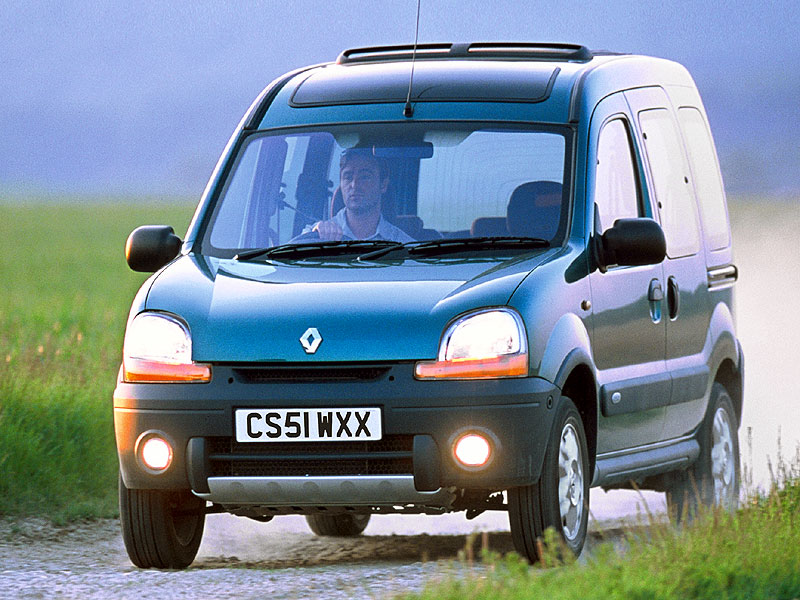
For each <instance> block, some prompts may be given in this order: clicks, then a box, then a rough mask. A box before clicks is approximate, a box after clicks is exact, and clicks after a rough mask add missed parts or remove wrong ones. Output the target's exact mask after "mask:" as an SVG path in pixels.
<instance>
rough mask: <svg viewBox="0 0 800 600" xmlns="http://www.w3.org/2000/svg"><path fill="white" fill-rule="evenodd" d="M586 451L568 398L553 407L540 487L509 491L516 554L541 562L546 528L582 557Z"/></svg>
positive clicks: (586, 513) (586, 516) (578, 420)
mask: <svg viewBox="0 0 800 600" xmlns="http://www.w3.org/2000/svg"><path fill="white" fill-rule="evenodd" d="M588 506H589V452H588V448H587V444H586V433H585V432H584V429H583V422H582V421H581V417H580V415H579V414H578V409H577V408H575V404H573V402H572V400H570V399H569V398H562V399H561V402H560V404H559V406H558V408H557V412H556V417H555V421H554V423H553V429H552V432H551V434H550V440H549V442H548V445H547V449H546V451H545V456H544V464H543V465H542V474H541V477H540V478H539V481H538V483H535V484H533V485H527V486H522V487H518V488H512V489H510V490H508V518H509V524H510V526H511V536H512V538H513V540H514V547H515V548H516V550H517V552H519V553H520V554H521V555H522V556H524V557H525V558H527V559H528V560H529V561H531V562H535V561H537V560H539V559H540V558H541V557H540V556H539V550H538V547H539V543H540V540H542V538H543V537H544V532H545V530H546V529H547V528H549V527H552V528H553V529H555V531H556V532H557V533H558V534H559V535H560V536H561V539H562V540H563V541H564V543H565V545H566V546H567V548H569V550H570V551H572V552H573V553H575V554H576V555H577V554H580V552H581V550H582V549H583V544H584V542H585V541H586V530H587V526H588V522H589V510H588Z"/></svg>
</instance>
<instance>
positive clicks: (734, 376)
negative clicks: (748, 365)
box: [714, 342, 744, 427]
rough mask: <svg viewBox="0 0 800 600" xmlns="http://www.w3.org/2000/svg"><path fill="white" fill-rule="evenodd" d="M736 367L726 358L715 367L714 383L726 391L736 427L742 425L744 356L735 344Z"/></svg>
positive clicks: (739, 346) (738, 345)
mask: <svg viewBox="0 0 800 600" xmlns="http://www.w3.org/2000/svg"><path fill="white" fill-rule="evenodd" d="M736 346H737V348H736V349H737V353H738V357H737V358H738V363H739V364H738V366H737V365H736V363H734V361H733V359H731V358H730V357H727V358H725V359H723V360H722V362H721V363H720V364H719V366H718V367H717V371H716V374H715V375H714V383H720V384H722V386H723V387H724V388H725V389H726V390H727V392H728V395H729V396H730V397H731V401H732V402H733V409H734V410H735V411H736V424H737V427H739V426H741V423H742V410H743V407H744V354H743V353H742V346H741V344H739V343H738V342H737V344H736Z"/></svg>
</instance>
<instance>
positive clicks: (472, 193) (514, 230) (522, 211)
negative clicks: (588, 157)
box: [201, 123, 569, 258]
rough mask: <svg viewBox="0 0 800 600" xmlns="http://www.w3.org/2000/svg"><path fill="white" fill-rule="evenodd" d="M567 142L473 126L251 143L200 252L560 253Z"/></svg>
mask: <svg viewBox="0 0 800 600" xmlns="http://www.w3.org/2000/svg"><path fill="white" fill-rule="evenodd" d="M568 139H569V137H568V135H567V130H566V129H563V128H544V127H523V126H502V125H497V124H492V125H487V124H474V123H472V124H454V123H402V124H377V123H368V124H364V123H360V124H352V125H341V126H335V127H333V126H332V127H326V128H314V129H308V128H306V129H302V130H291V131H287V130H282V131H280V132H258V133H254V134H253V135H251V136H250V137H249V138H248V139H247V140H246V141H245V143H244V144H243V145H242V148H241V150H240V151H239V153H238V156H237V157H236V159H235V162H234V164H233V168H232V169H231V170H230V173H229V175H228V177H227V179H226V182H225V184H224V186H223V188H222V191H221V193H220V195H219V198H218V200H217V202H216V204H215V206H214V208H213V210H212V211H211V214H210V216H209V217H207V220H206V225H205V229H204V233H203V235H202V238H201V252H203V253H204V254H211V255H216V256H220V257H227V258H230V257H233V256H235V255H241V254H242V253H244V252H247V251H249V250H257V249H268V248H272V247H275V246H282V245H286V244H306V243H312V242H313V243H319V242H320V241H324V242H325V241H333V242H335V241H339V240H341V241H346V240H374V241H376V242H380V241H392V242H399V243H409V242H417V241H420V242H424V241H434V240H440V239H454V238H459V239H460V238H487V237H488V238H495V237H509V236H511V237H517V238H519V237H523V238H541V239H543V240H546V241H548V242H550V243H551V244H554V243H560V240H561V238H563V235H564V231H565V229H566V221H567V210H566V208H565V207H566V206H567V205H568V204H567V202H566V201H565V199H566V198H567V194H568V190H567V189H566V188H567V186H566V185H565V173H567V172H568V171H567V167H566V165H567V164H568V155H569V152H568V148H567V146H568ZM507 247H509V245H508V244H506V245H494V246H487V248H488V249H489V250H490V251H492V250H496V249H498V248H507ZM362 251H363V249H362Z"/></svg>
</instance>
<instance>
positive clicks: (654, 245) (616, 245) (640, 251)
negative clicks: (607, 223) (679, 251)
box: [596, 219, 667, 270]
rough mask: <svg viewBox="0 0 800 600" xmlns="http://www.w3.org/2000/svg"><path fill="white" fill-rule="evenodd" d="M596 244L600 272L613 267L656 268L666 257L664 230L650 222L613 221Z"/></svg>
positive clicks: (649, 220) (640, 220)
mask: <svg viewBox="0 0 800 600" xmlns="http://www.w3.org/2000/svg"><path fill="white" fill-rule="evenodd" d="M596 243H597V244H598V245H599V248H598V252H597V255H598V261H599V262H600V265H599V266H600V268H601V270H605V268H606V267H610V266H613V265H619V266H626V267H627V266H638V265H656V264H658V263H660V262H661V261H662V260H664V257H665V256H666V255H667V240H666V239H665V238H664V231H663V230H662V229H661V226H660V225H659V224H658V223H656V222H655V221H654V220H653V219H617V220H616V221H615V222H614V226H613V227H612V228H611V229H607V230H606V231H605V232H604V233H603V234H602V235H601V236H599V238H597V239H596Z"/></svg>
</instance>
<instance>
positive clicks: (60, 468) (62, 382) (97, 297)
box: [0, 202, 194, 521]
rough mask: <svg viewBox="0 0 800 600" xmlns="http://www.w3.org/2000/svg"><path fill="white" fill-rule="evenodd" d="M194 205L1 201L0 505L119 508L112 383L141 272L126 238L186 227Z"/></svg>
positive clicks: (52, 511) (9, 508)
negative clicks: (140, 230)
mask: <svg viewBox="0 0 800 600" xmlns="http://www.w3.org/2000/svg"><path fill="white" fill-rule="evenodd" d="M193 210H194V207H193V206H192V205H190V204H188V203H186V202H182V203H172V204H171V205H164V204H161V205H158V204H152V203H149V204H135V203H124V204H123V203H120V204H83V205H80V204H65V205H55V204H42V203H31V204H22V203H18V204H5V205H0V277H2V281H3V291H2V293H0V515H3V514H6V515H7V514H21V515H27V514H46V515H51V516H52V518H54V519H56V520H59V521H60V520H64V519H70V518H75V517H84V516H90V517H91V516H111V515H114V514H116V510H117V509H116V479H117V459H116V453H115V451H114V437H113V425H112V410H111V394H112V391H113V389H114V384H115V381H116V375H117V370H118V368H119V364H120V359H121V350H122V335H123V332H124V328H125V320H126V318H127V314H128V309H129V308H130V303H131V300H132V299H133V296H134V294H135V293H136V290H137V289H138V287H139V285H141V283H142V281H144V279H145V276H144V275H143V274H137V273H134V272H132V271H131V270H129V269H128V267H127V265H126V263H125V256H124V245H125V240H126V238H127V236H128V234H129V233H130V232H131V231H132V230H133V229H134V228H135V227H137V226H139V225H144V224H160V223H165V224H170V225H173V226H174V227H175V230H176V232H177V233H178V235H180V236H183V234H184V233H185V231H186V227H187V225H188V223H189V220H190V219H191V216H192V212H193Z"/></svg>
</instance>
